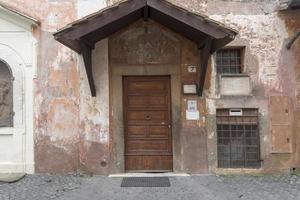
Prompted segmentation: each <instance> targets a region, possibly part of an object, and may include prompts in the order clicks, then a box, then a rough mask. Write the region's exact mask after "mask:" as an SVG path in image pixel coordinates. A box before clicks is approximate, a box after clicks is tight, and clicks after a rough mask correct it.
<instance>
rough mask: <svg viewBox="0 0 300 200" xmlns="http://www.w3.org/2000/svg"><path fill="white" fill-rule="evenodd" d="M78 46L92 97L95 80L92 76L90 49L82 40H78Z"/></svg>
mask: <svg viewBox="0 0 300 200" xmlns="http://www.w3.org/2000/svg"><path fill="white" fill-rule="evenodd" d="M80 47H81V54H82V57H83V61H84V66H85V70H86V74H87V78H88V82H89V85H90V90H91V95H92V96H93V97H95V96H96V87H95V82H94V77H93V65H92V49H91V47H90V46H89V45H88V44H86V43H84V42H80Z"/></svg>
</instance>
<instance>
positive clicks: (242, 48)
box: [215, 46, 246, 76]
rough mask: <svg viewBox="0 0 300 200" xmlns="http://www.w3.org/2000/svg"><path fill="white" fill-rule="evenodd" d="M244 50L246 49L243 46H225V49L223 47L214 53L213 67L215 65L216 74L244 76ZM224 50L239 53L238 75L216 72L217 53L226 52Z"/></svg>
mask: <svg viewBox="0 0 300 200" xmlns="http://www.w3.org/2000/svg"><path fill="white" fill-rule="evenodd" d="M245 49H246V47H245V46H227V47H224V48H222V49H219V50H218V51H217V52H216V53H215V65H216V73H217V74H219V75H222V74H224V75H236V76H238V75H241V74H245V64H244V62H245ZM226 50H238V51H239V54H240V72H239V73H230V72H229V73H226V72H225V73H224V72H219V70H218V53H219V52H220V51H226ZM221 71H223V70H221Z"/></svg>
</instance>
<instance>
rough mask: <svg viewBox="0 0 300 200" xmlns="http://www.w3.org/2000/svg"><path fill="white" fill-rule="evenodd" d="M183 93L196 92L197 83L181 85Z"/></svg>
mask: <svg viewBox="0 0 300 200" xmlns="http://www.w3.org/2000/svg"><path fill="white" fill-rule="evenodd" d="M183 93H184V94H197V85H196V84H185V85H183Z"/></svg>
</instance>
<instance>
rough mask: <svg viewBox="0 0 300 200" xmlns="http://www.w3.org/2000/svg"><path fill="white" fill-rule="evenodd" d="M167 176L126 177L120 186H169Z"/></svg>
mask: <svg viewBox="0 0 300 200" xmlns="http://www.w3.org/2000/svg"><path fill="white" fill-rule="evenodd" d="M170 186H171V184H170V180H169V178H168V177H126V178H123V180H122V183H121V187H170Z"/></svg>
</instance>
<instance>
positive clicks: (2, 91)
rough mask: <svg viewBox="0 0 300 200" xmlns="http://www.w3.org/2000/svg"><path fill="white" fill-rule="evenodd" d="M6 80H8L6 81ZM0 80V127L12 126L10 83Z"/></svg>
mask: <svg viewBox="0 0 300 200" xmlns="http://www.w3.org/2000/svg"><path fill="white" fill-rule="evenodd" d="M7 79H8V80H7ZM9 79H10V77H9V76H8V77H7V78H6V80H3V79H0V127H11V126H13V97H12V87H11V86H12V81H10V80H9Z"/></svg>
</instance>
